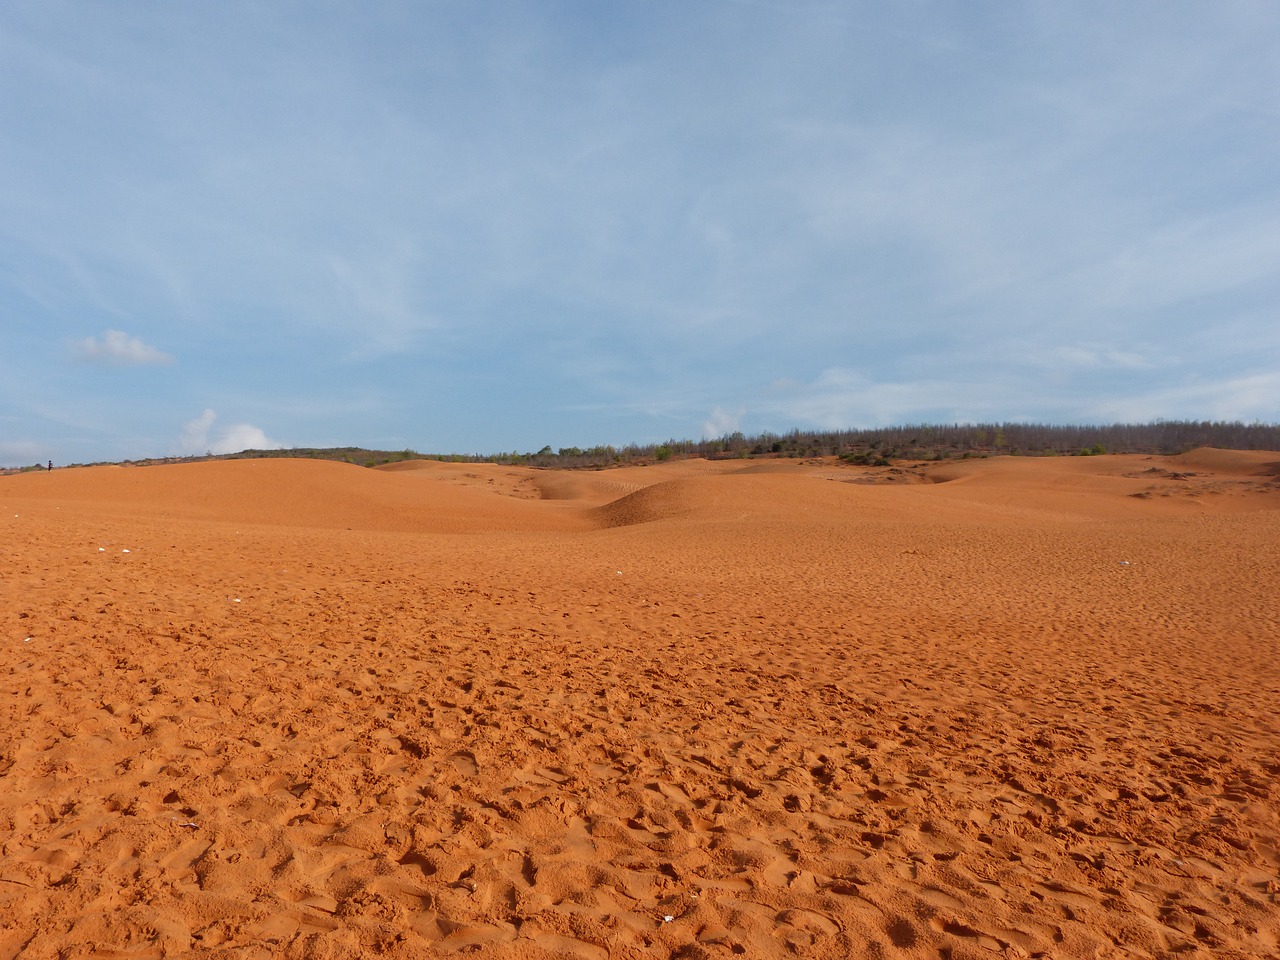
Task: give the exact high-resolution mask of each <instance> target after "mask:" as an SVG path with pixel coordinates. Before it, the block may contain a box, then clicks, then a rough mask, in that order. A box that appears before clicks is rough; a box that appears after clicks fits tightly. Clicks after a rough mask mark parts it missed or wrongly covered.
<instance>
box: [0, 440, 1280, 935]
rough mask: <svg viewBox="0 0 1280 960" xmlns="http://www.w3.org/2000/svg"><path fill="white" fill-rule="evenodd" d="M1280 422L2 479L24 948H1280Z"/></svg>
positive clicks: (2, 686) (6, 823)
mask: <svg viewBox="0 0 1280 960" xmlns="http://www.w3.org/2000/svg"><path fill="white" fill-rule="evenodd" d="M1277 463H1280V455H1278V454H1239V453H1235V452H1231V451H1195V452H1193V453H1191V454H1187V455H1184V456H1183V457H1179V458H1146V457H1088V458H1084V457H1082V458H1063V459H1057V460H1030V459H1024V458H998V459H991V460H981V461H968V462H964V463H938V464H920V465H913V466H910V467H907V468H903V467H899V468H896V469H898V471H899V472H898V473H891V472H890V470H891V469H894V468H871V469H861V468H852V467H849V466H846V465H844V464H841V463H838V462H836V461H831V460H826V461H813V462H805V463H795V462H783V461H778V462H769V463H764V464H762V463H759V462H755V461H717V462H714V463H708V462H705V461H698V462H687V461H686V462H672V463H664V464H659V465H655V466H651V467H631V468H623V469H617V470H608V471H600V472H573V473H569V474H557V473H555V472H551V471H537V470H525V469H522V468H514V467H500V466H494V465H481V464H429V463H425V462H414V463H412V464H405V465H397V466H396V467H395V468H390V469H379V470H368V469H365V468H357V467H352V466H348V465H342V464H325V463H315V462H308V461H245V462H227V463H208V464H190V465H175V466H165V467H147V468H91V469H84V470H55V471H53V472H52V473H51V474H38V475H37V474H30V475H21V476H14V477H7V478H0V524H2V525H3V532H4V539H3V544H2V545H0V554H2V555H3V568H2V569H3V576H2V578H0V623H3V624H4V633H3V636H2V637H0V705H2V706H0V709H3V711H4V716H3V719H4V726H3V729H4V731H5V732H4V734H3V735H0V956H14V957H16V956H23V957H55V956H69V957H77V956H83V957H90V956H102V957H105V956H130V957H159V956H177V955H193V956H211V957H212V956H219V957H233V956H234V957H248V956H263V957H265V956H334V957H338V956H353V957H354V956H360V955H367V954H368V953H373V952H383V953H387V954H389V955H391V956H404V957H431V956H439V955H442V954H444V955H447V954H449V953H451V952H468V953H474V954H476V955H479V956H493V957H647V956H681V957H718V956H725V957H732V956H749V957H775V956H776V957H782V956H796V955H800V956H811V957H847V956H854V957H862V956H867V957H875V956H886V957H887V956H895V957H896V956H903V957H919V958H929V960H934V958H938V957H942V956H949V957H952V958H957V960H958V958H963V957H988V956H1043V957H1077V956H1100V957H1172V956H1174V955H1175V954H1179V955H1181V954H1186V953H1191V954H1194V955H1220V956H1229V957H1244V956H1249V957H1254V956H1256V957H1265V956H1274V955H1275V954H1276V952H1277V950H1280V802H1278V801H1280V789H1278V787H1277V784H1278V783H1280V760H1278V759H1277V758H1278V757H1280V749H1278V748H1280V721H1277V719H1276V715H1275V706H1276V704H1277V703H1280V666H1278V664H1280V658H1278V657H1277V654H1278V653H1280V639H1278V638H1280V600H1278V599H1277V597H1278V595H1280V590H1278V589H1277V587H1278V586H1280V559H1278V558H1277V553H1276V551H1275V549H1274V544H1275V543H1276V542H1277V541H1278V539H1280V537H1278V534H1280V511H1278V510H1277V507H1280V487H1278V486H1277V484H1276V482H1275V477H1276V473H1275V470H1274V467H1275V465H1276V464H1277ZM1153 471H1155V472H1153ZM1175 474H1176V475H1178V476H1174V475H1175ZM1188 474H1193V476H1187V475H1188ZM1142 494H1146V496H1142Z"/></svg>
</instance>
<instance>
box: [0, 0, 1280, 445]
mask: <svg viewBox="0 0 1280 960" xmlns="http://www.w3.org/2000/svg"><path fill="white" fill-rule="evenodd" d="M852 6H853V5H849V4H844V5H841V4H831V3H829V2H825V0H796V2H794V3H781V2H775V0H753V2H740V3H714V2H713V3H703V4H693V5H672V4H613V5H606V6H600V7H599V9H597V8H596V7H595V6H591V7H590V10H588V8H587V7H585V6H583V5H580V4H563V3H551V4H524V3H518V2H510V3H509V2H505V0H496V2H494V3H491V4H412V3H408V4H401V3H385V4H375V5H372V6H371V7H369V9H367V10H366V9H363V8H362V9H361V10H360V11H359V13H353V12H350V11H348V10H346V9H345V8H343V7H341V6H332V7H324V8H322V9H317V10H313V11H311V13H310V14H309V15H308V16H307V17H305V18H304V17H302V16H301V15H300V14H299V13H298V12H297V10H296V9H293V8H290V7H288V6H280V5H261V4H254V3H249V2H245V0H228V2H227V3H225V4H218V5H203V6H201V5H183V4H169V5H165V6H164V7H163V8H162V9H161V8H157V9H153V8H151V7H148V6H147V5H145V4H141V3H138V2H136V0H123V2H122V3H121V4H120V5H118V6H113V7H112V8H111V9H110V10H109V11H108V10H107V9H106V8H100V7H98V6H95V5H75V6H73V7H65V6H61V5H58V4H44V5H27V6H12V5H9V6H0V89H4V90H5V91H6V93H7V94H8V95H7V96H5V97H3V98H0V128H3V129H4V130H5V131H6V133H7V134H8V136H7V139H6V148H5V149H4V150H2V151H0V314H2V315H3V316H6V317H22V318H24V319H23V320H20V321H18V322H16V323H14V324H9V323H8V322H7V321H6V329H5V334H6V338H7V339H6V344H5V348H6V353H7V354H8V355H7V356H6V358H5V359H6V361H7V362H9V363H12V364H22V366H23V367H24V369H28V370H37V371H39V374H40V375H41V376H43V377H46V378H47V377H51V376H54V375H56V374H57V372H58V371H59V369H60V366H59V365H60V364H61V363H62V362H63V361H64V360H65V353H66V351H65V350H64V351H62V353H63V355H62V356H57V355H56V354H58V350H57V347H58V345H59V344H63V345H66V346H69V347H70V348H71V349H72V351H73V352H74V353H75V354H76V355H78V356H79V357H80V358H81V359H82V360H84V361H85V363H84V364H83V365H82V366H81V368H80V369H78V370H73V371H71V373H72V374H74V375H73V376H71V377H69V378H67V380H66V382H65V383H64V385H63V388H62V389H61V390H60V392H59V403H61V404H63V408H62V411H61V416H60V418H59V419H58V420H51V419H49V418H48V417H46V416H42V415H41V414H40V413H39V411H38V410H37V409H36V408H35V407H34V406H33V404H34V401H33V400H32V399H31V398H30V397H29V396H27V395H25V393H24V391H23V390H22V389H20V388H19V387H13V386H10V385H9V384H6V383H5V382H3V378H0V415H4V414H6V413H7V414H10V415H12V416H14V417H16V418H17V419H18V421H19V422H21V423H23V424H26V425H27V426H26V427H25V429H26V431H27V432H26V436H28V437H31V438H39V439H40V440H41V442H42V443H49V444H51V445H53V446H52V452H53V456H54V459H55V460H59V459H70V458H71V456H76V457H81V458H84V459H90V458H98V457H100V456H101V455H102V453H104V452H105V451H91V450H89V449H83V450H80V451H79V452H77V453H74V454H72V453H71V451H70V450H69V451H68V452H67V454H62V453H60V452H59V449H58V446H57V445H58V444H66V445H67V446H68V447H72V448H87V447H92V446H94V445H102V444H109V445H111V448H112V449H111V451H110V452H111V453H112V454H115V455H123V456H128V455H130V454H133V453H136V452H139V451H137V450H134V449H133V448H134V447H137V446H143V447H146V446H148V445H150V446H152V447H153V448H154V447H156V446H158V447H160V448H164V447H165V446H167V445H168V444H169V443H171V442H172V436H171V434H172V432H173V428H172V423H170V422H168V421H166V420H165V419H164V418H163V416H161V415H160V414H159V413H157V407H161V408H164V409H169V410H172V409H178V410H182V409H192V410H200V409H202V408H203V407H204V406H205V405H209V406H211V407H213V408H215V409H218V410H230V409H231V408H232V405H233V404H234V405H235V408H236V410H237V416H238V417H242V418H244V419H247V420H249V421H256V422H269V423H271V424H272V431H273V432H276V433H279V434H282V435H285V434H287V435H288V436H290V437H296V438H297V439H298V440H299V442H306V443H312V442H316V441H318V440H319V439H320V438H327V437H339V438H343V439H344V440H347V441H348V442H354V443H360V442H364V441H366V440H367V439H368V438H370V437H372V436H378V437H396V438H402V443H403V445H406V446H413V447H415V448H418V449H436V448H441V449H463V450H476V449H480V450H494V449H511V448H512V446H513V445H520V446H524V445H526V444H527V445H528V448H529V449H536V448H537V447H539V446H541V445H542V444H543V443H546V442H550V443H552V445H553V446H556V445H575V444H576V445H583V444H589V443H592V442H596V441H599V440H607V441H609V442H624V443H625V442H629V441H631V440H637V441H641V440H646V439H652V438H655V437H656V438H658V439H664V438H665V437H667V436H671V435H692V434H697V433H698V432H700V431H702V432H705V431H708V430H709V431H712V432H723V431H725V430H731V428H732V429H741V430H743V431H744V432H752V431H755V430H760V429H780V430H786V429H789V428H791V427H793V426H809V425H814V424H818V423H820V424H824V425H826V424H830V425H833V426H835V425H840V424H841V423H843V422H847V423H848V425H858V424H863V423H868V422H873V421H876V422H878V421H882V420H886V419H901V418H922V417H951V416H955V417H971V416H972V417H982V418H990V417H998V418H1009V419H1014V418H1018V417H1021V416H1024V415H1026V416H1037V417H1041V418H1043V419H1046V420H1077V419H1079V418H1081V417H1083V416H1086V415H1088V414H1089V412H1096V411H1105V410H1108V409H1116V410H1125V411H1127V410H1129V409H1130V406H1129V404H1130V402H1131V401H1132V400H1133V399H1134V398H1142V397H1148V398H1151V404H1150V408H1151V409H1152V410H1153V413H1154V415H1156V416H1167V417H1173V416H1181V415H1197V412H1198V411H1196V410H1191V409H1186V408H1189V407H1191V406H1194V405H1195V404H1196V403H1201V404H1204V405H1205V406H1206V408H1209V407H1213V408H1214V409H1227V408H1231V407H1232V405H1233V402H1232V401H1230V400H1228V399H1227V398H1229V397H1237V398H1240V405H1239V406H1240V409H1243V410H1246V411H1247V410H1254V409H1258V410H1259V411H1260V412H1259V413H1258V415H1259V416H1262V417H1271V418H1274V417H1275V416H1280V410H1272V411H1270V412H1268V411H1266V410H1263V409H1261V408H1258V407H1257V406H1256V404H1257V403H1258V402H1261V398H1262V397H1265V390H1264V391H1263V392H1262V393H1261V394H1256V393H1250V392H1249V391H1248V390H1244V389H1242V388H1241V387H1240V385H1241V384H1246V383H1249V382H1252V378H1255V377H1258V376H1262V375H1264V374H1265V371H1267V370H1270V369H1276V368H1280V340H1277V335H1276V333H1275V331H1276V330H1277V329H1280V322H1278V318H1277V315H1276V312H1275V306H1274V305H1275V304H1276V303H1277V302H1280V269H1277V267H1276V266H1275V263H1274V260H1275V257H1274V254H1273V253H1272V251H1273V250H1275V249H1276V248H1277V246H1280V187H1277V181H1276V178H1275V175H1274V171H1275V169H1276V168H1277V166H1280V136H1277V134H1276V129H1277V127H1276V124H1275V120H1276V118H1277V115H1278V112H1277V107H1276V103H1275V94H1274V91H1275V90H1277V89H1280V60H1277V58H1276V57H1275V56H1274V50H1275V47H1276V45H1277V43H1280V22H1278V21H1277V20H1276V18H1275V16H1274V14H1273V13H1272V11H1271V10H1270V9H1269V8H1268V6H1267V5H1265V4H1255V3H1251V2H1247V0H1242V2H1235V0H1227V2H1224V3H1221V4H1216V5H1215V6H1214V7H1213V9H1212V10H1210V9H1209V8H1208V7H1197V6H1195V5H1181V6H1176V7H1170V8H1169V9H1167V10H1163V11H1162V15H1161V16H1160V17H1157V18H1152V17H1151V16H1149V15H1148V13H1147V12H1143V11H1142V10H1139V9H1137V8H1128V7H1117V8H1115V9H1109V10H1108V16H1107V19H1106V29H1105V30H1100V29H1098V23H1099V21H1098V19H1097V14H1096V11H1095V10H1092V9H1086V8H1081V7H1079V6H1078V5H1071V4H1051V5H1045V4H1041V5H1031V6H1028V5H999V4H996V5H991V4H986V5H983V4H979V5H976V6H974V5H955V4H948V3H941V2H938V0H922V2H919V3H911V4H871V5H866V4H864V5H861V6H860V7H859V9H857V10H856V11H854V10H852ZM846 8H848V9H846ZM73 12H74V16H73V15H72V13H73ZM283 37H287V38H288V42H280V38H283ZM192 103H199V104H200V105H201V109H200V110H199V111H193V110H192V109H191V104H192ZM86 316H89V317H102V318H104V319H102V320H100V321H98V323H99V324H100V325H101V326H110V327H112V331H109V332H108V333H106V334H99V335H97V336H95V337H90V338H87V339H83V340H77V339H75V338H79V337H83V335H84V333H85V332H86V331H85V330H84V329H83V328H82V325H83V322H84V319H83V318H84V317H86ZM51 331H52V333H51ZM121 331H129V332H128V333H123V332H121ZM159 331H163V335H162V334H161V333H159ZM161 340H163V342H160V341H161ZM50 343H52V344H53V347H54V349H53V350H50V348H49V344H50ZM174 357H177V358H179V359H180V361H181V364H182V376H181V377H162V376H160V375H158V374H156V375H150V376H148V377H145V378H142V377H120V376H115V377H103V376H97V375H95V373H94V372H93V371H87V372H86V370H85V369H84V367H89V366H92V365H95V364H96V365H100V366H107V365H112V364H114V365H129V364H132V365H135V366H137V365H146V364H159V363H163V362H171V363H172V362H175V361H174ZM143 380H145V381H147V382H146V383H145V384H143V383H141V382H140V381H143ZM162 380H163V381H164V382H163V383H162V382H160V381H162ZM108 381H109V382H108ZM782 381H786V382H789V383H790V384H791V386H790V387H788V388H787V389H785V390H784V389H781V388H776V389H772V390H770V389H769V388H768V385H769V384H773V383H776V382H782ZM1179 384H1180V385H1183V386H1184V387H1186V389H1181V390H1180V389H1178V388H1177V385H1179ZM1210 384H1218V385H1219V386H1220V393H1217V394H1215V393H1214V391H1213V390H1212V389H1210V386H1209V385H1210ZM1233 384H1234V385H1235V386H1232V385H1233ZM1189 385H1196V390H1192V389H1190V386H1189ZM371 389H372V390H376V391H377V393H378V403H377V404H376V411H375V410H374V409H372V408H361V407H359V406H358V405H356V404H343V403H341V402H335V401H336V400H340V399H342V398H346V397H348V396H352V397H354V396H355V395H356V394H357V393H358V392H359V391H362V390H365V391H367V390H371ZM108 390H109V391H110V392H109V394H108V392H106V391H108ZM1197 391H1198V392H1197ZM1250 396H1253V397H1254V399H1253V400H1248V402H1247V403H1246V402H1245V401H1246V400H1247V399H1248V397H1250ZM1158 402H1167V403H1169V404H1171V405H1181V406H1179V409H1176V410H1175V409H1168V410H1158V409H1155V405H1156V404H1157V403H1158ZM1144 403H1145V402H1144ZM1108 404H1111V405H1112V406H1108ZM1250 404H1253V406H1251V405H1250ZM1140 406H1141V408H1142V409H1147V408H1148V407H1147V406H1146V405H1140ZM708 411H711V412H710V413H709V412H708ZM1099 415H1100V414H1099ZM95 417H98V418H99V419H100V420H101V421H102V422H104V423H107V424H108V425H107V426H106V427H104V428H103V429H98V424H97V423H96V422H95V423H94V425H93V426H92V427H85V428H78V427H76V428H73V427H68V426H66V424H68V423H72V424H74V423H79V422H85V421H88V420H94V419H95ZM115 424H118V426H115ZM220 426H221V425H220V424H212V425H210V426H209V427H208V428H207V429H208V432H207V433H206V438H207V439H208V440H210V441H212V442H214V443H217V442H220V441H221V439H222V437H221V432H220V431H219V429H218V428H219V427H220ZM15 436H19V437H20V436H22V435H21V434H15ZM260 439H262V438H260V437H254V438H251V442H252V441H256V440H260ZM143 452H145V451H143Z"/></svg>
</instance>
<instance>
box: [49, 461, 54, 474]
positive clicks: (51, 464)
mask: <svg viewBox="0 0 1280 960" xmlns="http://www.w3.org/2000/svg"><path fill="white" fill-rule="evenodd" d="M49 472H50V473H53V461H52V460H50V461H49Z"/></svg>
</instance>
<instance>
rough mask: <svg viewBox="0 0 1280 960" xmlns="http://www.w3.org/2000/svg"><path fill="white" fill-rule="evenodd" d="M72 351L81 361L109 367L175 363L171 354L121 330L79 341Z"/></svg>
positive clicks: (73, 345) (109, 331)
mask: <svg viewBox="0 0 1280 960" xmlns="http://www.w3.org/2000/svg"><path fill="white" fill-rule="evenodd" d="M72 351H73V352H74V354H75V355H76V356H77V357H78V358H79V359H81V360H84V361H86V362H88V363H99V364H104V365H107V366H118V367H142V366H154V365H156V364H168V363H173V362H174V358H173V357H172V356H171V355H170V354H167V353H165V352H164V351H163V350H159V349H157V348H156V347H153V346H151V345H150V344H148V343H143V342H142V341H141V340H139V339H138V338H137V337H134V336H130V335H129V334H127V333H124V332H123V331H120V330H108V331H106V332H105V333H103V334H102V336H101V337H85V338H84V339H83V340H77V341H76V342H75V343H74V344H72Z"/></svg>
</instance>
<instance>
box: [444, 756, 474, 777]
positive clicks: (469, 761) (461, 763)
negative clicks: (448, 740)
mask: <svg viewBox="0 0 1280 960" xmlns="http://www.w3.org/2000/svg"><path fill="white" fill-rule="evenodd" d="M449 760H450V762H452V763H453V765H454V767H456V768H457V770H458V772H459V773H460V774H462V775H463V776H464V777H474V776H476V775H477V774H479V773H480V767H479V766H478V765H477V764H476V756H475V754H474V753H472V752H471V751H470V750H462V751H460V752H458V753H455V754H454V755H453V756H451V757H450V758H449Z"/></svg>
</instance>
